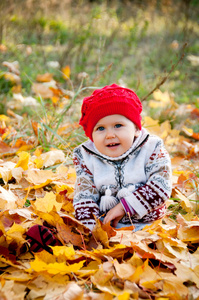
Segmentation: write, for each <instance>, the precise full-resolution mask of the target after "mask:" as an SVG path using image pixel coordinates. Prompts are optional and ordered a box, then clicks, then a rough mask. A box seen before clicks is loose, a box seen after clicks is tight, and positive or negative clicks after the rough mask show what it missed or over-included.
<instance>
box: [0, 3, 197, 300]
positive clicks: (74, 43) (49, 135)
mask: <svg viewBox="0 0 199 300" xmlns="http://www.w3.org/2000/svg"><path fill="white" fill-rule="evenodd" d="M198 15H199V5H198V1H197V0H188V1H187V0H186V1H185V0H184V1H183V0H178V1H173V0H164V1H163V0H162V1H156V0H153V1H128V0H126V1H99V0H98V1H83V0H82V1H80V0H79V1H78V0H77V1H70V0H63V1H57V0H51V1H49V0H48V1H47V0H43V1H42V2H41V1H37V0H34V1H33V0H29V1H28V0H26V1H22V0H18V1H13V0H1V1H0V299H2V300H10V299H13V300H21V299H27V300H30V299H38V300H40V299H45V300H48V299H49V300H50V299H51V300H55V299H56V300H64V299H70V300H71V299H75V300H76V299H78V300H79V299H86V300H87V299H89V300H90V299H92V300H96V299H100V300H101V299H102V300H103V299H104V300H112V299H114V300H116V299H119V300H123V299H124V300H127V299H157V300H158V299H159V300H162V299H165V300H166V299H172V300H178V299H179V300H180V299H194V300H195V299H199V248H198V245H199V219H198V214H199V206H198V201H199V85H198V78H199V76H198V75H199V71H198V66H199V39H198V37H199V24H198ZM113 82H115V83H118V84H121V85H124V86H127V87H130V88H132V89H134V90H135V91H136V92H137V94H138V95H139V97H140V99H141V100H142V103H143V115H142V116H143V126H144V127H146V128H147V129H148V130H149V131H150V132H152V133H155V134H157V135H158V136H160V137H161V138H162V139H163V140H164V143H165V146H166V148H167V149H168V151H169V153H170V155H171V159H172V169H173V178H172V180H173V192H172V196H171V199H169V200H168V201H167V207H168V213H167V216H166V217H165V218H164V219H163V220H160V221H156V222H154V224H152V225H151V226H149V227H145V228H144V230H143V231H140V232H136V233H133V232H132V231H131V230H115V229H113V228H112V227H111V226H110V225H107V226H104V225H102V224H101V223H100V221H99V220H97V225H96V227H95V229H94V231H93V233H92V234H91V233H90V232H89V230H88V229H87V228H85V227H84V226H83V225H82V224H81V223H79V222H77V221H76V220H75V219H74V215H73V213H74V210H73V205H72V200H73V191H74V182H75V171H74V167H73V164H72V151H73V149H74V147H75V146H76V145H78V144H80V143H81V142H83V141H84V140H85V136H84V134H83V131H82V129H81V128H80V127H79V125H78V120H79V116H80V107H81V103H82V99H83V97H84V96H86V95H88V94H90V93H91V92H92V91H93V89H95V88H97V87H102V86H104V85H107V84H111V83H113ZM35 224H39V225H42V226H45V227H46V228H48V229H49V230H50V231H51V232H52V233H53V234H54V236H55V237H56V238H57V240H58V241H59V246H53V247H48V248H47V250H43V251H41V252H37V253H33V252H31V251H30V250H29V246H30V245H29V242H28V239H27V235H26V233H27V231H28V229H29V228H31V227H32V226H33V225H35Z"/></svg>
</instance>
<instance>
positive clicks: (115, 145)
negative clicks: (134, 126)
mask: <svg viewBox="0 0 199 300" xmlns="http://www.w3.org/2000/svg"><path fill="white" fill-rule="evenodd" d="M117 146H119V143H111V144H108V145H107V146H106V147H108V148H114V147H117Z"/></svg>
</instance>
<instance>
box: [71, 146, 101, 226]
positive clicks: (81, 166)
mask: <svg viewBox="0 0 199 300" xmlns="http://www.w3.org/2000/svg"><path fill="white" fill-rule="evenodd" d="M73 163H74V166H75V170H76V176H77V179H76V183H75V193H74V199H73V205H74V209H75V218H76V219H77V220H79V221H81V222H82V223H83V224H84V225H85V226H87V227H88V228H89V229H90V230H93V228H94V226H95V219H94V215H95V216H96V217H99V207H98V205H97V201H98V200H99V197H100V196H99V192H98V190H97V188H96V186H95V184H94V181H93V174H92V173H91V171H90V170H89V169H88V167H87V166H86V163H85V161H84V159H83V155H82V153H81V146H80V147H77V148H76V149H75V150H74V152H73Z"/></svg>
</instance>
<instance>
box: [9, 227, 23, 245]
mask: <svg viewBox="0 0 199 300" xmlns="http://www.w3.org/2000/svg"><path fill="white" fill-rule="evenodd" d="M25 232H26V229H25V228H24V227H23V226H21V225H19V224H16V223H14V224H13V225H12V227H11V228H10V229H9V230H8V231H7V232H6V240H7V242H8V243H11V242H12V241H16V242H17V243H24V242H25V239H24V238H23V234H24V233H25Z"/></svg>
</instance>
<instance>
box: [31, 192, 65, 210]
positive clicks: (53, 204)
mask: <svg viewBox="0 0 199 300" xmlns="http://www.w3.org/2000/svg"><path fill="white" fill-rule="evenodd" d="M33 207H34V208H35V209H36V210H39V211H41V212H44V213H49V212H51V211H52V210H53V209H56V211H60V209H61V208H62V203H59V202H57V201H56V195H55V194H54V193H53V192H49V193H46V195H45V196H44V197H43V198H36V201H35V202H34V203H33Z"/></svg>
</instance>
